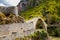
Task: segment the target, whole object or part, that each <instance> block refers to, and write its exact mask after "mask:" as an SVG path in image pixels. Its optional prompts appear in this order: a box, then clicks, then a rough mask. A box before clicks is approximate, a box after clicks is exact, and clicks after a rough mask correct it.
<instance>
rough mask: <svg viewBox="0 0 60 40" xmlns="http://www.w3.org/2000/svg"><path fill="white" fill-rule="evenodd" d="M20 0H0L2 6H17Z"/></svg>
mask: <svg viewBox="0 0 60 40" xmlns="http://www.w3.org/2000/svg"><path fill="white" fill-rule="evenodd" d="M19 2H20V0H0V6H16V5H18V3H19Z"/></svg>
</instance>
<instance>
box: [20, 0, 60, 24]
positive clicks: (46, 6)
mask: <svg viewBox="0 0 60 40" xmlns="http://www.w3.org/2000/svg"><path fill="white" fill-rule="evenodd" d="M20 16H22V17H23V18H25V19H26V20H29V19H31V18H33V17H37V16H40V17H42V18H43V19H44V20H45V21H47V23H48V24H49V23H51V24H54V23H56V22H57V21H60V1H59V0H40V4H39V5H38V6H35V7H34V8H31V9H28V10H27V11H23V12H21V13H20Z"/></svg>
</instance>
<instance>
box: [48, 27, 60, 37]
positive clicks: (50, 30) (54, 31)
mask: <svg viewBox="0 0 60 40" xmlns="http://www.w3.org/2000/svg"><path fill="white" fill-rule="evenodd" d="M48 33H49V35H50V36H55V37H60V30H58V29H57V27H56V26H55V27H49V28H48Z"/></svg>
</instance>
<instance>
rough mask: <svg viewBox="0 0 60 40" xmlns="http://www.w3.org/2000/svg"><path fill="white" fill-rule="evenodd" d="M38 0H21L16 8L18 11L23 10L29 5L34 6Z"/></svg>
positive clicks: (29, 6)
mask: <svg viewBox="0 0 60 40" xmlns="http://www.w3.org/2000/svg"><path fill="white" fill-rule="evenodd" d="M39 3H40V2H39V0H21V1H20V3H19V4H18V10H19V12H20V11H25V10H27V9H29V8H31V7H35V6H37V5H38V4H39Z"/></svg>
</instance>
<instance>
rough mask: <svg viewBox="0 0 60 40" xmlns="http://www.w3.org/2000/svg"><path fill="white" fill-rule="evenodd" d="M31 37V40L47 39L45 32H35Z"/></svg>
mask: <svg viewBox="0 0 60 40" xmlns="http://www.w3.org/2000/svg"><path fill="white" fill-rule="evenodd" d="M31 37H32V39H33V40H46V39H47V38H48V36H47V33H46V32H45V31H36V32H35V33H34V34H33V35H31Z"/></svg>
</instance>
